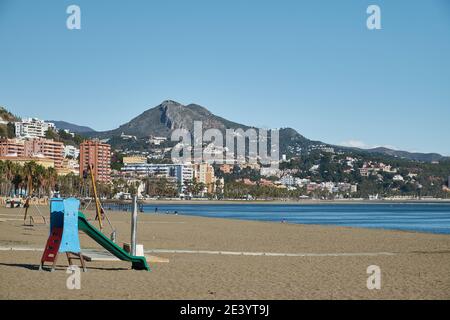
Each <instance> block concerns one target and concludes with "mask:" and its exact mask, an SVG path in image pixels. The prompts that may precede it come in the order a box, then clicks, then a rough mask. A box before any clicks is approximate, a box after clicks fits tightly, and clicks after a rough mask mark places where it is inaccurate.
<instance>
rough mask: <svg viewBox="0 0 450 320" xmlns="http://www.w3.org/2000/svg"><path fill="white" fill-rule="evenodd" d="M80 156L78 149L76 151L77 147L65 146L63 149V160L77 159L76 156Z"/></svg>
mask: <svg viewBox="0 0 450 320" xmlns="http://www.w3.org/2000/svg"><path fill="white" fill-rule="evenodd" d="M79 155H80V149H78V148H77V147H74V146H70V145H68V146H65V147H64V157H65V158H69V157H71V158H73V159H77V158H78V156H79Z"/></svg>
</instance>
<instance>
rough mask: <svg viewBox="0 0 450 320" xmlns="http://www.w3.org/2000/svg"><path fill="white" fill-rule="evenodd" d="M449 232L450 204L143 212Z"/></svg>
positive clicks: (180, 207)
mask: <svg viewBox="0 0 450 320" xmlns="http://www.w3.org/2000/svg"><path fill="white" fill-rule="evenodd" d="M156 208H157V211H156V212H157V213H158V214H166V213H169V214H173V213H175V212H176V213H178V214H182V215H191V216H202V217H216V218H230V219H242V220H257V221H276V222H282V221H285V222H286V223H302V224H321V225H338V226H351V227H367V228H384V229H397V230H411V231H420V232H431V233H444V234H450V204H434V203H433V204H349V205H347V204H337V205H328V204H304V205H292V204H290V205H279V204H164V205H159V204H158V205H150V204H148V205H145V206H144V212H146V213H155V209H156Z"/></svg>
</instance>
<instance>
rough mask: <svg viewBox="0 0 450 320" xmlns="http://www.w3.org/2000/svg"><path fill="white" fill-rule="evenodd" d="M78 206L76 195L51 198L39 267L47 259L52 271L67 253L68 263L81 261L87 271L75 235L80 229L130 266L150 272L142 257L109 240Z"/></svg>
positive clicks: (77, 237)
mask: <svg viewBox="0 0 450 320" xmlns="http://www.w3.org/2000/svg"><path fill="white" fill-rule="evenodd" d="M79 207H80V201H79V200H78V199H75V198H68V199H61V198H54V199H52V200H51V202H50V234H49V237H48V240H47V243H46V246H45V249H44V253H43V255H42V258H41V263H40V267H39V269H40V270H42V269H43V267H44V265H45V263H46V262H50V263H52V265H51V270H52V271H53V270H55V266H56V261H57V259H58V255H59V253H66V256H67V259H68V261H69V265H72V260H75V259H76V260H80V263H81V266H82V268H83V270H84V271H86V265H85V261H84V258H83V254H82V252H81V248H80V240H79V236H78V231H83V232H84V233H85V234H86V235H88V236H89V237H90V238H92V239H93V240H94V241H95V242H97V243H98V244H99V245H100V246H102V247H103V248H105V249H106V250H107V251H109V252H110V253H111V254H112V255H114V256H115V257H117V258H119V259H120V260H123V261H129V262H131V263H132V269H135V270H147V271H150V268H149V266H148V264H147V260H146V258H145V257H144V256H133V255H131V254H130V253H128V252H127V251H125V250H124V249H122V248H121V247H119V246H118V245H117V244H116V243H114V242H113V241H111V240H110V239H109V238H108V237H106V236H105V235H104V234H103V233H102V232H101V231H99V230H98V229H97V228H95V227H94V226H93V225H92V224H90V223H89V222H88V221H87V219H86V217H85V215H84V214H83V213H82V212H81V211H79V210H78V209H79ZM100 219H101V218H100Z"/></svg>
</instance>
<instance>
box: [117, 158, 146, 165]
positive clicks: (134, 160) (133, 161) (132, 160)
mask: <svg viewBox="0 0 450 320" xmlns="http://www.w3.org/2000/svg"><path fill="white" fill-rule="evenodd" d="M144 163H147V158H146V157H142V156H128V157H123V164H124V165H129V164H144Z"/></svg>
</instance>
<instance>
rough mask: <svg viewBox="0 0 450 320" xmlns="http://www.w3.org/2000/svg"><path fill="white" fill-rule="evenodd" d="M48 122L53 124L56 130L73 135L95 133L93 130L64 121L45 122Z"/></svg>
mask: <svg viewBox="0 0 450 320" xmlns="http://www.w3.org/2000/svg"><path fill="white" fill-rule="evenodd" d="M46 121H48V122H52V123H54V124H55V126H56V127H57V128H58V129H62V130H69V131H70V132H73V133H88V132H96V131H95V130H94V129H92V128H89V127H86V126H79V125H76V124H73V123H70V122H66V121H58V120H46Z"/></svg>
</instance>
